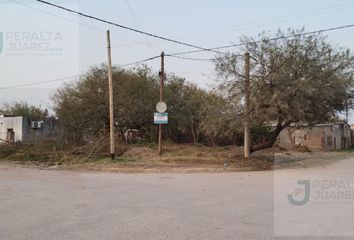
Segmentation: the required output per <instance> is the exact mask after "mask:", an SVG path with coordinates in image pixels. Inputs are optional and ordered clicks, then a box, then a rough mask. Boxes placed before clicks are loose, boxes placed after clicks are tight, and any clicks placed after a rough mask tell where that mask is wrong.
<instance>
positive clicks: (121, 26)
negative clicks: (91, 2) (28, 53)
mask: <svg viewBox="0 0 354 240" xmlns="http://www.w3.org/2000/svg"><path fill="white" fill-rule="evenodd" d="M36 1H37V2H40V3H43V4H46V5H49V6H52V7H55V8H59V9H62V10H65V11H68V12H71V13H75V14H77V15H80V16H82V17H86V18H90V19H93V20H96V21H99V22H103V23H106V24H109V25H113V26H116V27H119V28H123V29H125V30H129V31H132V32H136V33H139V34H143V35H146V36H149V37H153V38H157V39H161V40H164V41H168V42H172V43H176V44H179V45H184V46H187V47H192V48H197V49H199V50H203V51H211V52H215V53H220V52H219V51H216V50H212V49H209V48H204V47H200V46H197V45H194V44H190V43H186V42H181V41H178V40H174V39H171V38H167V37H163V36H159V35H156V34H153V33H148V32H145V31H142V30H138V29H135V28H132V27H127V26H124V25H121V24H118V23H114V22H112V21H108V20H105V19H102V18H99V17H95V16H92V15H88V14H85V13H82V12H79V11H75V10H72V9H69V8H65V7H63V6H60V5H56V4H53V3H50V2H47V1H43V0H36Z"/></svg>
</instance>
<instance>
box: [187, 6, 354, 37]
mask: <svg viewBox="0 0 354 240" xmlns="http://www.w3.org/2000/svg"><path fill="white" fill-rule="evenodd" d="M353 4H354V2H353V1H350V2H345V3H341V4H336V5H331V6H327V7H321V8H316V9H311V10H306V11H301V12H297V13H292V14H288V15H284V16H279V17H275V18H263V19H260V20H256V21H249V22H245V23H241V24H237V25H232V26H228V27H221V28H214V29H209V30H204V31H201V32H196V33H192V34H187V35H185V36H181V37H185V38H183V39H191V38H195V37H203V36H209V35H213V34H215V33H219V34H220V33H222V32H225V31H228V30H235V29H236V30H237V29H240V27H245V26H249V25H255V24H258V23H261V25H258V26H257V27H261V26H267V25H270V24H275V23H279V22H284V21H288V20H296V19H299V18H305V17H312V16H317V15H321V14H323V13H321V12H323V11H324V10H327V11H324V13H332V12H336V11H341V10H347V9H350V8H353V7H354V6H353ZM316 12H317V13H316ZM318 12H320V13H318ZM309 13H313V14H310V15H309ZM304 14H306V15H304ZM295 16H299V17H297V18H294V17H295ZM274 20H277V21H274ZM264 22H269V23H266V24H264Z"/></svg>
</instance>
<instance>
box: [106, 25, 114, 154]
mask: <svg viewBox="0 0 354 240" xmlns="http://www.w3.org/2000/svg"><path fill="white" fill-rule="evenodd" d="M107 53H108V92H109V137H110V147H111V159H112V160H114V158H115V147H114V112H113V77H112V56H111V37H110V33H109V30H107Z"/></svg>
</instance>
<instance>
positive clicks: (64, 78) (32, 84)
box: [0, 75, 83, 90]
mask: <svg viewBox="0 0 354 240" xmlns="http://www.w3.org/2000/svg"><path fill="white" fill-rule="evenodd" d="M80 76H83V75H75V76H70V77H63V78H56V79H52V80H48V81H41V82H34V83H24V84H18V85H12V86H7V87H0V90H4V89H11V88H18V87H29V86H35V85H41V84H45V83H51V82H58V81H64V80H68V79H72V78H76V77H80Z"/></svg>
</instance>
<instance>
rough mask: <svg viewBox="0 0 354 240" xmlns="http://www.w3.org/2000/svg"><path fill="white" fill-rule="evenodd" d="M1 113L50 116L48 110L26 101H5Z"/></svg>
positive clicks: (0, 108)
mask: <svg viewBox="0 0 354 240" xmlns="http://www.w3.org/2000/svg"><path fill="white" fill-rule="evenodd" d="M0 113H3V114H7V115H18V116H26V117H37V118H39V117H48V110H47V109H44V110H43V109H42V108H41V107H37V106H34V105H30V104H28V103H26V102H12V103H4V104H2V105H1V106H0Z"/></svg>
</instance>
